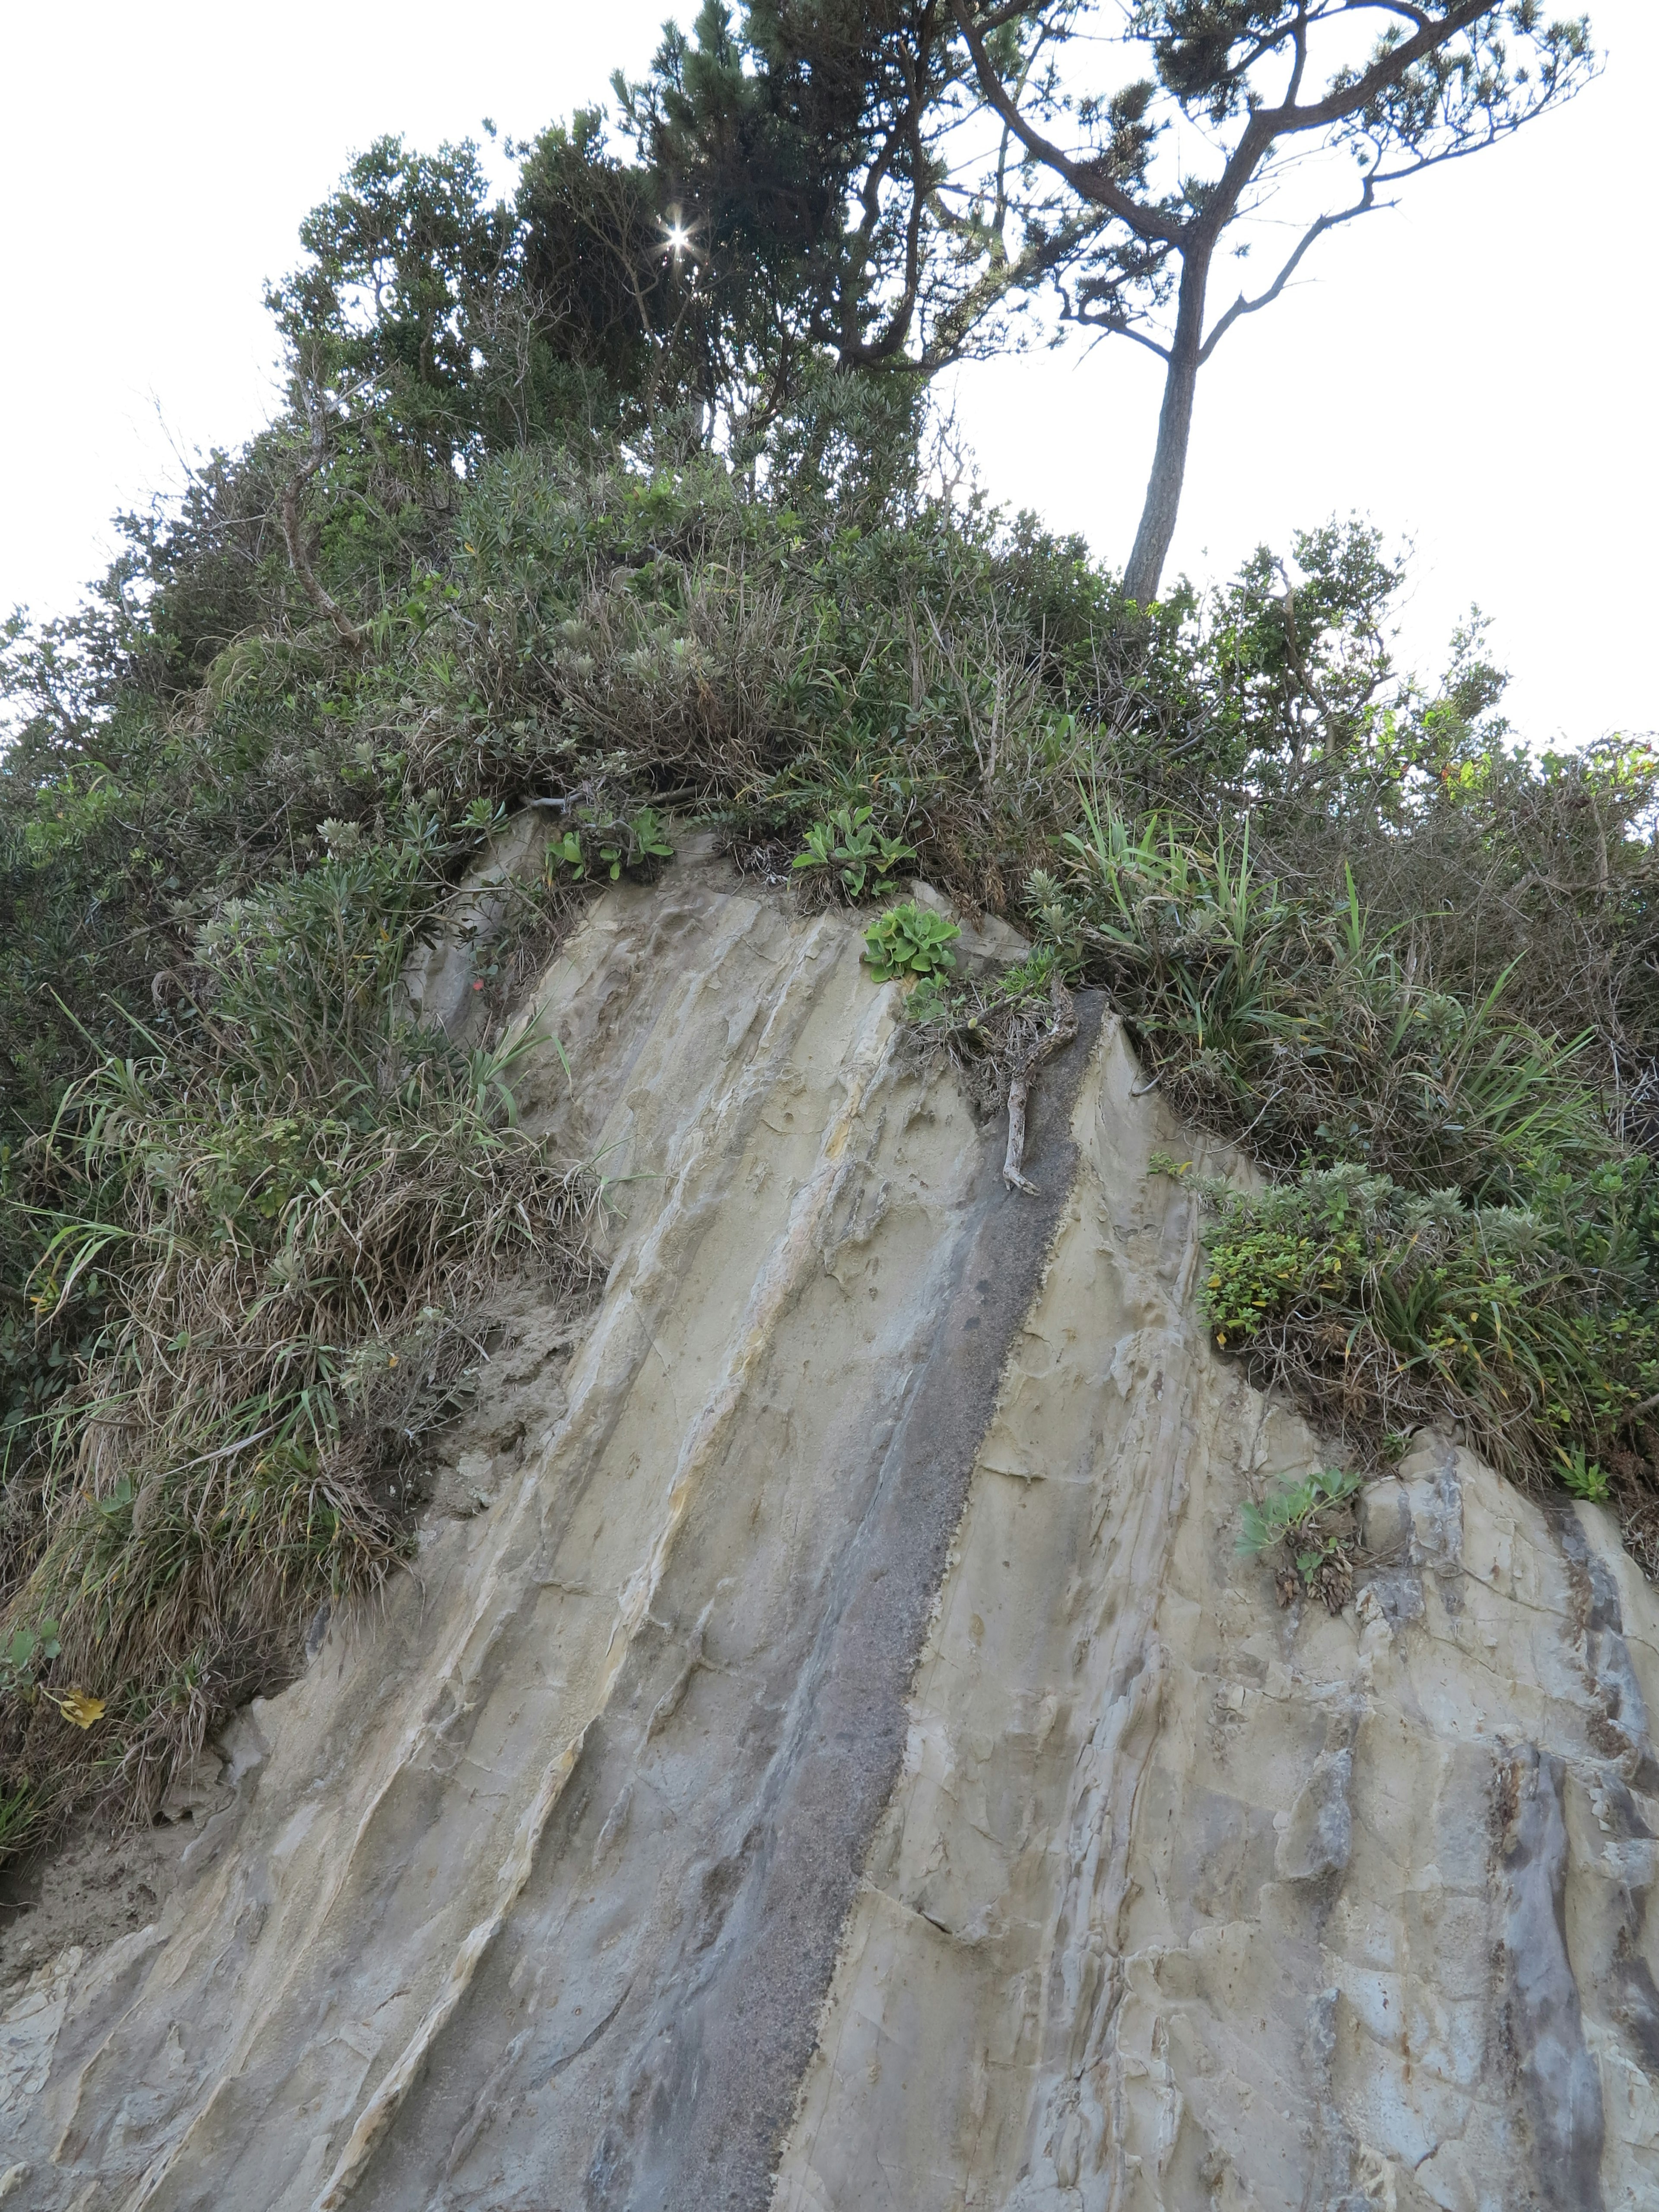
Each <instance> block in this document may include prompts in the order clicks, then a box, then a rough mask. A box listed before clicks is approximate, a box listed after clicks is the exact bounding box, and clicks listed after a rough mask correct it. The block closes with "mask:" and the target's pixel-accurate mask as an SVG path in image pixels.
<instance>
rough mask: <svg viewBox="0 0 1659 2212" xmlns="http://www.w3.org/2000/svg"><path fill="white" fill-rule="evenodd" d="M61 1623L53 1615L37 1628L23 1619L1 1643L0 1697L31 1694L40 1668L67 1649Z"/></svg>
mask: <svg viewBox="0 0 1659 2212" xmlns="http://www.w3.org/2000/svg"><path fill="white" fill-rule="evenodd" d="M63 1648H64V1647H63V1645H62V1644H60V1643H59V1642H58V1623H57V1622H56V1621H55V1620H52V1618H51V1617H50V1616H47V1617H46V1618H45V1619H43V1620H40V1621H38V1622H36V1624H35V1625H34V1626H33V1627H32V1628H31V1627H30V1626H27V1624H26V1623H24V1622H20V1623H19V1624H18V1626H16V1627H15V1628H14V1629H13V1631H12V1632H11V1635H10V1637H9V1638H8V1639H7V1641H6V1642H5V1643H4V1644H0V1696H11V1697H20V1696H21V1697H27V1696H28V1695H30V1694H31V1692H33V1688H34V1678H35V1674H36V1673H37V1671H38V1670H39V1669H40V1668H42V1667H46V1666H50V1664H51V1663H52V1661H53V1660H54V1659H55V1658H56V1657H57V1656H58V1653H59V1652H60V1651H61V1650H63Z"/></svg>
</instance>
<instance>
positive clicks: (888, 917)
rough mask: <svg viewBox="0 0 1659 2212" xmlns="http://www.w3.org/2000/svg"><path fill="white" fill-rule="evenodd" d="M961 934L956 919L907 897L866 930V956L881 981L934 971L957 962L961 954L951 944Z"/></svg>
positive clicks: (872, 970)
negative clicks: (951, 918)
mask: <svg viewBox="0 0 1659 2212" xmlns="http://www.w3.org/2000/svg"><path fill="white" fill-rule="evenodd" d="M961 934H962V932H961V930H960V929H959V928H958V927H957V924H956V923H955V922H954V921H946V920H945V917H944V915H939V914H932V913H930V912H929V911H928V909H927V908H926V907H920V906H918V905H917V904H916V902H915V900H914V899H906V900H905V902H904V903H903V904H902V906H890V907H889V908H888V909H887V911H886V913H885V914H878V915H877V916H876V918H875V920H874V921H872V923H871V925H870V927H869V928H868V929H866V931H865V933H864V944H865V953H864V957H865V959H866V961H867V962H868V963H869V967H870V972H871V974H872V975H873V976H874V977H875V979H876V981H877V982H878V983H885V982H889V981H891V979H892V978H893V977H894V976H896V975H937V974H938V973H939V969H941V968H954V967H955V966H956V964H957V956H956V955H955V953H954V952H952V951H951V950H950V946H951V941H952V939H955V938H958V937H960V936H961Z"/></svg>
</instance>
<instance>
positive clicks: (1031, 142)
mask: <svg viewBox="0 0 1659 2212" xmlns="http://www.w3.org/2000/svg"><path fill="white" fill-rule="evenodd" d="M951 7H952V9H954V11H955V15H956V19H957V24H958V26H959V27H960V28H961V31H962V35H963V38H964V39H965V40H967V42H968V52H969V55H970V56H971V57H972V59H973V64H974V73H975V76H977V77H978V79H979V88H980V90H981V92H982V93H983V94H984V95H985V97H986V99H987V100H988V101H989V102H990V104H991V106H993V107H994V109H995V110H996V112H997V113H998V114H999V115H1000V117H1001V118H1002V119H1003V121H1004V122H1005V123H1006V125H1007V126H1008V128H1009V129H1010V130H1011V131H1012V132H1013V134H1014V136H1015V137H1016V138H1018V140H1019V143H1020V144H1021V145H1022V146H1024V149H1025V150H1026V152H1027V153H1028V154H1030V155H1032V156H1033V157H1034V159H1036V161H1041V162H1042V164H1043V166H1044V167H1046V168H1050V169H1052V170H1053V171H1054V173H1055V174H1056V175H1057V176H1060V177H1064V178H1065V179H1066V183H1067V184H1068V185H1070V186H1071V187H1072V189H1073V191H1075V192H1077V193H1079V195H1080V196H1081V197H1083V198H1084V199H1086V200H1092V201H1093V203H1094V204H1095V205H1096V206H1097V207H1103V208H1106V209H1109V210H1110V212H1111V213H1112V214H1113V215H1115V216H1117V217H1118V219H1119V221H1120V222H1125V223H1127V225H1128V227H1129V228H1130V229H1131V230H1133V232H1134V234H1135V235H1136V236H1137V237H1138V238H1146V239H1156V240H1158V241H1159V242H1160V243H1162V244H1164V245H1165V246H1178V245H1179V244H1180V243H1181V241H1182V238H1183V237H1184V236H1185V235H1186V232H1187V228H1188V226H1187V225H1186V224H1185V223H1182V222H1177V221H1176V218H1175V217H1174V216H1166V215H1161V214H1159V213H1158V210H1156V209H1155V208H1146V207H1142V205H1141V204H1140V203H1139V200H1137V199H1135V198H1133V197H1132V196H1131V195H1130V194H1129V193H1127V192H1126V191H1124V190H1123V187H1122V186H1121V185H1116V184H1114V183H1113V182H1112V180H1111V179H1110V178H1109V177H1108V176H1107V175H1106V174H1105V173H1104V171H1103V169H1102V167H1101V166H1100V164H1099V163H1098V162H1097V161H1073V159H1072V157H1071V155H1069V154H1067V153H1066V152H1064V151H1063V150H1062V149H1060V147H1058V146H1056V145H1055V144H1054V141H1053V140H1052V139H1051V138H1045V137H1043V135H1042V132H1041V131H1038V130H1037V129H1036V128H1035V126H1034V125H1031V124H1030V123H1028V122H1027V121H1026V119H1025V118H1024V116H1023V115H1022V114H1021V113H1020V112H1019V108H1018V105H1017V104H1016V103H1015V102H1014V101H1013V100H1011V99H1010V98H1009V96H1008V88H1007V87H1006V85H1005V84H1004V83H1003V82H1002V79H1001V76H1000V75H999V74H998V71H997V70H996V68H995V66H994V64H993V62H992V60H991V57H990V55H989V54H988V53H987V52H986V49H985V40H984V39H983V38H982V36H981V33H980V31H979V29H978V27H976V26H975V22H974V20H973V18H972V16H971V15H969V12H968V8H967V4H966V0H951Z"/></svg>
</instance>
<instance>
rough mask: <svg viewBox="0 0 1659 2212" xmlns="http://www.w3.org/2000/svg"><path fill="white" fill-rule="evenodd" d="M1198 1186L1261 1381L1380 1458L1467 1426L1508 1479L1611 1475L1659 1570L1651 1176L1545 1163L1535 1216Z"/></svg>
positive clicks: (1290, 1190) (1227, 1334)
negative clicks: (1401, 1444) (1418, 1432)
mask: <svg viewBox="0 0 1659 2212" xmlns="http://www.w3.org/2000/svg"><path fill="white" fill-rule="evenodd" d="M1164 1165H1165V1166H1166V1167H1173V1166H1174V1165H1175V1164H1174V1163H1172V1162H1166V1163H1164ZM1197 1188H1199V1189H1200V1193H1201V1194H1202V1195H1203V1196H1204V1198H1205V1199H1206V1202H1207V1203H1208V1205H1209V1206H1210V1207H1211V1208H1212V1221H1211V1223H1210V1225H1209V1226H1208V1228H1207V1229H1206V1234H1205V1245H1206V1255H1207V1260H1208V1267H1207V1269H1206V1277H1205V1281H1204V1286H1203V1288H1202V1290H1201V1291H1200V1304H1201V1305H1202V1307H1203V1310H1204V1311H1205V1313H1206V1316H1207V1318H1208V1320H1209V1322H1210V1325H1211V1328H1212V1331H1213V1333H1214V1336H1215V1340H1216V1343H1217V1345H1218V1347H1219V1348H1220V1349H1222V1350H1223V1351H1225V1352H1229V1353H1231V1354H1232V1355H1234V1356H1236V1357H1242V1358H1243V1359H1244V1361H1245V1363H1246V1364H1247V1366H1248V1367H1249V1370H1251V1371H1252V1373H1253V1374H1254V1375H1255V1376H1256V1378H1257V1379H1258V1380H1259V1381H1261V1382H1262V1383H1267V1382H1269V1381H1276V1382H1285V1383H1288V1384H1289V1385H1290V1386H1291V1388H1292V1389H1294V1391H1295V1393H1296V1395H1297V1397H1298V1398H1299V1399H1300V1401H1301V1402H1302V1403H1303V1404H1304V1406H1305V1407H1308V1409H1309V1410H1310V1413H1312V1414H1313V1415H1314V1417H1315V1418H1316V1419H1317V1420H1318V1421H1319V1422H1320V1423H1321V1425H1322V1426H1323V1427H1324V1428H1325V1429H1326V1430H1327V1431H1328V1432H1330V1433H1333V1434H1335V1435H1338V1436H1342V1437H1346V1438H1347V1439H1349V1440H1350V1441H1351V1442H1352V1443H1353V1444H1354V1445H1355V1446H1356V1448H1357V1449H1360V1450H1361V1451H1363V1452H1366V1453H1368V1454H1370V1455H1373V1456H1374V1455H1376V1452H1377V1451H1378V1449H1379V1447H1380V1446H1381V1444H1382V1443H1383V1440H1384V1439H1385V1438H1386V1437H1388V1436H1389V1434H1390V1433H1398V1432H1400V1431H1403V1430H1406V1429H1409V1428H1410V1427H1412V1426H1413V1425H1417V1424H1419V1423H1425V1422H1432V1423H1437V1424H1439V1425H1443V1426H1448V1427H1449V1426H1453V1425H1462V1428H1463V1430H1464V1431H1465V1432H1466V1433H1467V1435H1468V1440H1469V1442H1470V1443H1471V1444H1473V1445H1474V1448H1475V1449H1477V1450H1479V1451H1480V1453H1481V1454H1482V1455H1484V1456H1485V1457H1486V1458H1487V1459H1488V1460H1489V1461H1490V1462H1492V1465H1493V1466H1495V1467H1498V1468H1502V1469H1504V1470H1505V1471H1506V1472H1508V1473H1509V1474H1512V1475H1515V1476H1516V1477H1517V1478H1518V1479H1521V1480H1527V1479H1532V1480H1563V1481H1565V1484H1566V1486H1567V1487H1568V1488H1570V1489H1572V1490H1574V1491H1575V1492H1576V1493H1577V1495H1578V1496H1580V1497H1589V1496H1594V1495H1595V1494H1596V1492H1595V1485H1594V1481H1593V1479H1592V1474H1591V1472H1590V1470H1594V1472H1595V1474H1599V1473H1600V1472H1601V1470H1600V1468H1599V1466H1598V1465H1597V1462H1598V1461H1605V1462H1607V1464H1608V1465H1610V1466H1611V1467H1612V1468H1613V1469H1614V1470H1615V1471H1616V1482H1617V1495H1618V1497H1619V1500H1620V1504H1621V1506H1622V1508H1623V1509H1624V1510H1625V1513H1626V1521H1627V1525H1628V1527H1629V1528H1630V1530H1631V1533H1632V1540H1633V1541H1635V1542H1637V1543H1638V1546H1639V1547H1641V1549H1642V1551H1643V1553H1644V1556H1645V1557H1646V1558H1648V1559H1649V1560H1650V1563H1654V1562H1655V1559H1656V1554H1655V1539H1656V1534H1659V1522H1656V1516H1655V1514H1654V1493H1655V1491H1656V1488H1659V1435H1656V1434H1655V1431H1653V1429H1652V1428H1651V1427H1650V1426H1649V1425H1648V1424H1647V1420H1646V1416H1647V1415H1648V1414H1649V1413H1650V1412H1651V1411H1652V1408H1653V1407H1654V1405H1655V1403H1656V1402H1659V1300H1656V1297H1655V1294H1654V1275H1653V1263H1654V1255H1655V1251H1656V1240H1659V1185H1656V1181H1655V1176H1654V1171H1653V1170H1652V1168H1651V1166H1650V1164H1649V1163H1648V1162H1647V1161H1646V1160H1645V1159H1644V1158H1639V1157H1629V1158H1608V1159H1607V1160H1606V1161H1604V1163H1603V1164H1601V1165H1600V1166H1599V1167H1597V1168H1596V1169H1595V1170H1593V1171H1592V1172H1591V1173H1589V1174H1588V1175H1585V1174H1581V1173H1574V1172H1571V1171H1570V1170H1566V1169H1565V1168H1563V1167H1561V1166H1560V1165H1559V1164H1552V1163H1549V1162H1547V1161H1542V1160H1540V1161H1535V1162H1534V1172H1533V1174H1532V1176H1531V1181H1530V1188H1529V1189H1528V1193H1527V1198H1528V1203H1527V1204H1525V1205H1519V1204H1513V1203H1511V1204H1485V1205H1483V1204H1470V1203H1468V1202H1467V1201H1466V1200H1464V1199H1463V1198H1462V1196H1461V1195H1460V1194H1459V1193H1458V1191H1457V1190H1456V1189H1455V1188H1447V1189H1443V1190H1438V1191H1427V1192H1412V1191H1409V1190H1407V1189H1403V1188H1401V1187H1400V1186H1399V1185H1398V1184H1396V1183H1395V1182H1393V1181H1392V1180H1391V1179H1390V1178H1389V1177H1388V1176H1370V1175H1367V1174H1366V1173H1365V1171H1364V1170H1363V1169H1361V1168H1358V1167H1353V1166H1347V1167H1342V1168H1331V1169H1322V1170H1320V1169H1308V1170H1303V1171H1302V1172H1301V1173H1300V1174H1298V1175H1297V1176H1293V1177H1291V1178H1289V1179H1288V1180H1286V1181H1285V1182H1281V1183H1279V1184H1278V1185H1276V1186H1274V1187H1273V1188H1269V1189H1267V1190H1265V1191H1261V1192H1242V1191H1239V1190H1237V1189H1234V1188H1231V1186H1229V1185H1227V1184H1225V1183H1218V1182H1199V1183H1198V1185H1197ZM1606 1494H1607V1484H1606V1478H1605V1477H1604V1478H1603V1486H1602V1489H1601V1495H1603V1496H1605V1495H1606Z"/></svg>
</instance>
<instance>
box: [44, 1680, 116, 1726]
mask: <svg viewBox="0 0 1659 2212" xmlns="http://www.w3.org/2000/svg"><path fill="white" fill-rule="evenodd" d="M49 1694H50V1693H49ZM52 1703H53V1705H56V1706H57V1708H58V1711H59V1712H60V1713H62V1715H63V1716H64V1719H65V1720H66V1721H73V1722H74V1723H75V1725H76V1728H78V1729H89V1728H90V1727H91V1726H92V1724H93V1723H94V1721H96V1720H101V1719H102V1718H103V1717H104V1701H103V1699H101V1698H94V1697H91V1696H89V1695H88V1692H86V1691H85V1690H75V1689H70V1690H65V1691H64V1692H62V1694H61V1695H55V1696H52Z"/></svg>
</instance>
